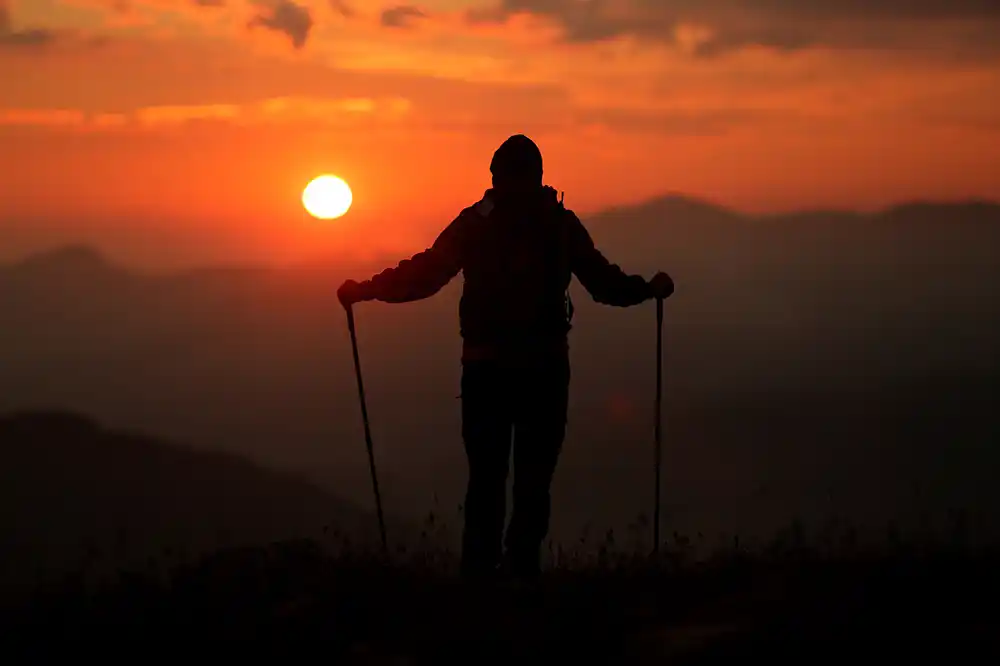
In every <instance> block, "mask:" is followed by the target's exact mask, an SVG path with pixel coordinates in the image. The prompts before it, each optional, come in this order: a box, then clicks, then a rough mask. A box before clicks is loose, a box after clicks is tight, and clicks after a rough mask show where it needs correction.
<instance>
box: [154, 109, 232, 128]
mask: <svg viewBox="0 0 1000 666" xmlns="http://www.w3.org/2000/svg"><path fill="white" fill-rule="evenodd" d="M239 115H240V107H239V106H238V105H235V104H201V105H167V106H150V107H146V108H143V109H139V111H137V112H136V114H135V116H136V120H137V121H138V122H139V124H140V125H146V126H163V125H177V124H183V123H187V122H191V121H193V120H233V119H235V118H237V117H238V116H239Z"/></svg>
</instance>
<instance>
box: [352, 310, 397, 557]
mask: <svg viewBox="0 0 1000 666" xmlns="http://www.w3.org/2000/svg"><path fill="white" fill-rule="evenodd" d="M346 310H347V329H348V330H349V331H350V332H351V347H352V348H353V351H354V374H355V375H357V378H358V395H359V396H360V398H361V419H362V421H364V424H365V446H366V447H367V448H368V468H369V469H370V470H371V473H372V489H373V490H374V491H375V510H376V512H377V513H378V530H379V535H380V536H381V537H382V553H383V554H384V555H385V556H386V557H388V556H389V545H388V542H387V541H386V538H385V519H384V518H383V517H382V496H381V494H380V493H379V491H378V474H376V472H375V449H374V447H373V446H372V430H371V426H370V425H369V424H368V405H367V403H366V401H365V385H364V382H363V381H362V380H361V360H360V358H359V357H358V336H357V333H355V331H354V309H353V308H352V307H351V306H350V305H348V306H347V308H346Z"/></svg>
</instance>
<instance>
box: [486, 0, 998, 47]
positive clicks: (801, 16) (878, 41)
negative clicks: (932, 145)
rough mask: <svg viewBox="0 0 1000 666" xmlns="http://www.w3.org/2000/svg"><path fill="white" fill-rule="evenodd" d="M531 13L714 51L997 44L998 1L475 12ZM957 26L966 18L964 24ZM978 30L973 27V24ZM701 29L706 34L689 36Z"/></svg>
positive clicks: (800, 1) (586, 38)
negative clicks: (948, 40)
mask: <svg viewBox="0 0 1000 666" xmlns="http://www.w3.org/2000/svg"><path fill="white" fill-rule="evenodd" d="M517 15H531V16H535V17H540V18H543V19H545V20H548V21H550V22H553V23H555V24H556V25H558V26H559V28H560V29H561V30H562V34H563V37H564V39H565V40H566V41H569V42H576V43H581V42H582V43H585V42H597V41H603V40H608V39H612V38H617V37H634V38H639V39H643V40H647V41H658V42H665V43H668V44H670V45H672V46H676V47H682V48H683V49H685V50H688V51H689V52H691V53H692V54H694V55H699V56H714V55H719V54H722V53H726V52H729V51H733V50H736V49H740V48H744V47H749V46H763V47H769V48H773V49H776V50H781V51H796V50H801V49H804V48H809V47H834V48H858V47H864V48H899V47H903V46H913V45H919V46H931V47H933V45H934V43H935V42H934V40H933V39H932V40H931V42H930V44H928V43H927V41H926V39H927V37H928V35H940V34H944V33H948V32H949V31H951V33H952V35H953V36H954V38H955V40H956V41H962V39H963V38H967V37H969V36H972V37H973V38H974V41H976V42H979V43H986V42H990V43H992V42H994V41H995V39H994V38H993V37H992V36H991V35H993V34H995V32H994V31H995V30H996V28H997V25H998V24H1000V2H997V0H914V1H909V0H883V1H881V2H874V1H870V0H758V1H756V2H742V1H740V0H498V2H497V4H494V5H493V6H492V7H488V8H485V9H475V10H471V11H469V12H468V13H467V20H468V21H470V22H471V23H506V22H508V21H510V20H511V18H513V17H514V16H517ZM957 24H964V26H965V27H964V29H960V28H958V27H956V26H957ZM970 25H971V26H972V30H971V31H970V30H969V26H970ZM692 30H696V31H697V32H698V34H699V38H698V39H697V40H695V41H693V42H692V41H690V40H689V41H688V42H686V43H685V42H683V40H682V39H681V37H680V36H681V35H682V34H684V33H687V34H688V35H690V34H691V32H692Z"/></svg>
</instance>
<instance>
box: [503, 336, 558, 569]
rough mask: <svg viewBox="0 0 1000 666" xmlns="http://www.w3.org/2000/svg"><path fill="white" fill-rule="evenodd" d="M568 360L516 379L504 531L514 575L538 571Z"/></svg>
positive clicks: (548, 362) (543, 365)
mask: <svg viewBox="0 0 1000 666" xmlns="http://www.w3.org/2000/svg"><path fill="white" fill-rule="evenodd" d="M569 378H570V370H569V359H568V358H565V357H562V356H559V357H556V358H552V359H546V360H545V361H543V362H540V363H538V364H537V365H535V366H534V367H532V368H531V369H529V370H527V371H526V372H525V373H524V374H523V375H521V377H520V386H519V387H518V390H519V392H518V396H519V399H518V401H517V407H516V411H515V420H514V507H513V515H512V516H511V521H510V525H509V527H508V529H507V537H506V544H505V545H506V549H507V555H506V558H507V563H508V566H509V567H510V568H511V571H512V573H513V574H515V575H518V576H534V575H536V574H537V573H538V571H539V560H540V556H541V546H542V542H543V541H544V540H545V536H546V534H548V531H549V515H550V511H551V496H550V487H551V485H552V477H553V475H554V473H555V469H556V463H557V461H558V459H559V453H560V451H561V449H562V443H563V438H564V437H565V434H566V412H567V408H568V397H569Z"/></svg>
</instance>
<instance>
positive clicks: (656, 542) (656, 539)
mask: <svg viewBox="0 0 1000 666" xmlns="http://www.w3.org/2000/svg"><path fill="white" fill-rule="evenodd" d="M662 404H663V299H662V298H657V299H656V426H655V428H654V430H653V439H654V440H655V447H656V448H655V452H654V461H655V462H654V465H655V467H656V487H655V491H654V493H653V494H654V497H655V505H654V507H653V554H654V555H657V554H659V552H660V467H661V461H662V451H661V446H662V431H661V429H660V422H661V420H662V419H661V405H662Z"/></svg>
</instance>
